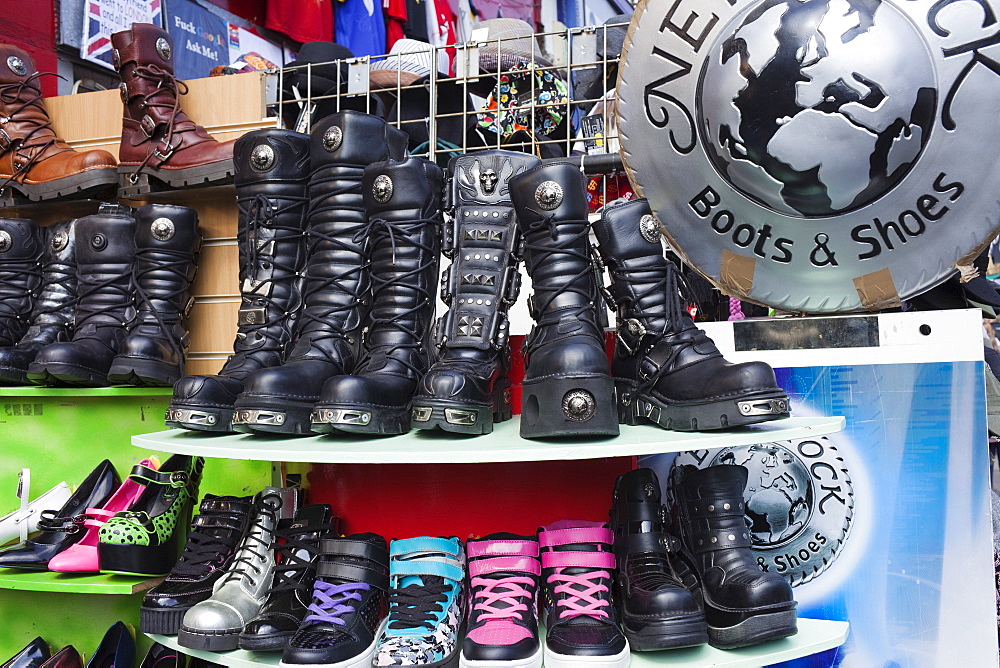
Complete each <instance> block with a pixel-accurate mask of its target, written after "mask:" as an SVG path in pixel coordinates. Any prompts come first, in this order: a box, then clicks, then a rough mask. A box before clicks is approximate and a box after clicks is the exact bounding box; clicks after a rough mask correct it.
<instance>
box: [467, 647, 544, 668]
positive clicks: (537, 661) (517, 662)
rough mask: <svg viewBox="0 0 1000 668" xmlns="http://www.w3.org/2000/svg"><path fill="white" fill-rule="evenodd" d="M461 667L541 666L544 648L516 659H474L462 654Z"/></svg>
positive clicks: (527, 667)
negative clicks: (525, 657) (524, 657)
mask: <svg viewBox="0 0 1000 668" xmlns="http://www.w3.org/2000/svg"><path fill="white" fill-rule="evenodd" d="M458 665H459V668H541V665H542V648H541V646H539V647H538V651H537V652H535V653H534V654H532V655H531V656H529V657H528V658H527V659H514V660H513V661H472V660H471V659H466V658H465V655H464V654H463V655H462V658H461V660H459V662H458Z"/></svg>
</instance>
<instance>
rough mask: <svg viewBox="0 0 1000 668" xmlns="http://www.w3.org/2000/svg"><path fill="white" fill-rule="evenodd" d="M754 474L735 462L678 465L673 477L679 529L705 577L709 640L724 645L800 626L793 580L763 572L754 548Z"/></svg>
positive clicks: (684, 546)
mask: <svg viewBox="0 0 1000 668" xmlns="http://www.w3.org/2000/svg"><path fill="white" fill-rule="evenodd" d="M747 476H748V473H747V469H746V467H744V466H739V465H732V464H722V465H719V466H710V467H708V468H706V469H698V468H695V467H694V466H689V465H684V466H678V467H676V468H674V470H673V471H672V472H671V475H670V491H671V494H672V495H673V499H674V508H673V510H672V514H673V516H674V522H675V525H674V527H673V532H674V533H675V534H677V535H679V536H680V538H681V541H682V548H681V550H682V554H683V556H684V557H685V558H687V559H688V560H689V562H690V563H691V564H692V565H693V566H694V570H695V572H696V573H697V574H698V578H699V579H700V580H701V584H702V587H701V590H702V596H703V597H704V602H705V616H706V618H707V619H708V642H709V643H710V644H712V645H714V646H715V647H719V648H722V649H733V648H736V647H746V646H747V645H754V644H756V643H759V642H764V641H765V640H773V639H775V638H785V637H787V636H791V635H795V633H796V631H797V627H796V617H795V599H794V598H792V587H791V585H789V584H788V582H786V581H785V578H783V577H782V576H781V575H779V574H778V573H772V572H764V571H761V569H760V566H758V565H757V560H756V559H755V558H754V556H753V553H752V552H751V551H750V529H749V528H748V527H747V523H746V519H745V517H744V512H745V506H744V503H743V490H744V489H745V488H746V485H747Z"/></svg>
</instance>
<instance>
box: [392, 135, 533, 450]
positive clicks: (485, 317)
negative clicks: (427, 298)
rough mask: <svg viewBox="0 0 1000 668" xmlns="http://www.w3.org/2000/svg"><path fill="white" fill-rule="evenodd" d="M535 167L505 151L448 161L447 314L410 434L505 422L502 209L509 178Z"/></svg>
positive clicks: (509, 211)
mask: <svg viewBox="0 0 1000 668" xmlns="http://www.w3.org/2000/svg"><path fill="white" fill-rule="evenodd" d="M538 164H539V160H538V158H536V157H534V156H531V155H525V154H524V153H513V152H511V151H499V150H497V151H477V152H475V153H470V154H467V155H462V156H458V157H455V158H452V160H451V162H450V163H449V165H448V170H449V172H450V174H451V177H450V178H451V181H450V184H449V192H450V202H449V205H450V206H452V207H454V210H453V213H452V220H453V223H452V228H451V230H450V231H446V232H445V235H444V240H443V246H444V254H445V255H446V256H448V257H450V258H452V264H451V266H450V267H448V269H446V270H445V272H444V274H443V275H442V276H441V299H442V300H443V301H444V303H445V304H447V305H448V306H449V309H448V312H447V313H445V314H444V316H443V317H442V318H441V319H440V320H439V321H438V323H437V344H438V361H437V362H435V363H434V364H433V365H432V366H431V368H430V370H429V371H428V372H427V373H426V374H425V375H424V378H423V380H422V381H421V382H420V389H419V390H418V392H417V396H416V397H414V399H413V415H412V417H411V421H410V425H411V426H412V427H413V428H414V429H443V430H445V431H450V432H457V433H461V434H489V433H490V432H492V431H493V423H494V422H502V421H503V420H509V419H510V417H511V406H510V378H509V377H508V375H507V374H508V373H509V371H510V341H509V338H510V337H509V334H510V332H509V329H508V324H507V310H508V309H509V308H510V306H511V304H513V303H514V302H515V301H517V293H518V290H519V288H520V281H521V275H520V274H519V273H518V263H519V257H518V256H517V252H518V245H519V243H520V235H519V234H518V231H517V224H516V222H515V217H514V208H513V206H512V205H511V202H510V190H509V182H510V179H511V177H512V176H514V175H515V174H520V173H521V172H523V171H525V170H527V169H531V168H532V167H534V166H535V165H538Z"/></svg>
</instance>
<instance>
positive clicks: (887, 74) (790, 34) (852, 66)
mask: <svg viewBox="0 0 1000 668" xmlns="http://www.w3.org/2000/svg"><path fill="white" fill-rule="evenodd" d="M936 107H937V87H936V85H935V76H934V69H933V66H932V60H931V56H930V53H929V52H928V50H927V46H926V44H925V42H924V40H923V38H922V37H921V36H920V34H919V33H918V32H917V29H916V27H915V26H914V25H913V24H912V23H910V20H909V19H908V18H907V17H906V16H905V15H904V14H903V13H902V12H901V11H900V10H899V9H897V8H896V7H895V6H893V5H892V4H890V3H889V2H880V1H879V0H801V1H800V0H765V1H764V2H761V3H759V4H757V5H754V6H753V7H752V8H751V9H749V10H748V11H747V12H745V13H744V14H741V15H739V16H737V18H735V19H734V21H733V22H732V23H731V24H730V27H729V29H727V30H724V31H722V34H721V36H720V38H719V39H718V40H717V41H716V42H715V44H713V45H712V51H711V53H710V55H709V57H708V58H707V60H706V61H705V67H704V69H703V71H702V76H701V81H700V83H699V90H698V123H699V128H700V132H701V134H702V138H703V140H704V144H705V146H706V150H707V152H708V155H709V159H710V160H711V161H712V163H713V165H714V166H715V168H716V169H717V170H718V171H719V173H720V174H721V175H722V176H723V177H724V178H725V179H726V180H727V181H728V182H729V183H730V184H731V185H732V186H733V187H735V188H736V189H737V190H739V191H740V192H742V193H743V194H744V195H746V196H747V197H750V198H751V199H753V200H755V201H757V202H759V203H761V204H763V205H764V206H766V207H768V208H770V209H772V210H774V211H777V212H780V213H785V214H789V215H792V216H805V217H828V216H835V215H840V214H843V213H847V212H849V211H852V210H855V209H858V208H860V207H862V206H864V205H866V204H868V203H870V202H873V201H875V200H876V199H878V198H879V197H880V196H882V195H883V194H885V193H887V192H888V191H890V190H891V189H892V188H893V187H894V186H895V185H896V184H897V183H899V182H900V180H902V179H903V177H904V176H906V174H907V173H908V172H909V171H910V169H912V167H913V166H914V165H915V164H916V162H917V159H918V158H919V157H920V153H921V151H922V150H923V148H924V147H925V146H926V145H927V141H928V139H929V137H930V131H931V126H932V123H933V119H934V115H935V109H936Z"/></svg>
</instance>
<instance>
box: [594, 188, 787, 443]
mask: <svg viewBox="0 0 1000 668" xmlns="http://www.w3.org/2000/svg"><path fill="white" fill-rule="evenodd" d="M659 229H660V228H659V223H658V222H657V221H656V219H655V218H654V217H653V215H652V213H651V212H650V210H649V204H648V203H647V202H646V200H644V199H639V200H633V201H631V202H628V203H625V204H618V205H614V206H611V207H609V208H607V209H605V211H604V214H603V216H602V217H601V220H600V221H599V222H597V223H594V234H595V235H596V236H597V241H598V243H599V251H600V254H601V257H602V258H603V261H604V264H605V265H606V266H607V268H608V274H609V275H610V277H611V289H610V291H609V292H608V293H607V294H606V295H605V297H606V298H607V300H608V303H609V304H611V305H612V307H617V309H618V345H617V346H615V357H614V376H615V385H616V389H617V391H618V413H619V417H620V419H621V421H622V422H624V423H627V424H640V423H643V422H646V421H650V422H655V423H656V424H658V425H660V426H661V427H663V428H665V429H675V430H677V431H696V430H708V429H724V428H726V427H734V426H738V425H745V424H753V423H756V422H764V421H766V420H773V419H775V418H780V417H788V396H787V395H786V394H785V392H784V391H783V390H782V389H781V388H780V387H778V384H777V382H776V381H775V378H774V371H773V370H772V369H771V367H770V366H768V365H767V364H765V363H764V362H745V363H742V364H730V363H729V362H727V361H726V360H725V358H723V357H722V354H721V353H720V352H719V350H718V348H716V347H715V344H714V343H713V342H712V340H711V339H710V338H708V336H707V335H706V334H705V333H704V332H703V331H701V330H700V329H698V327H696V326H695V324H694V322H693V321H692V320H691V316H690V315H689V314H688V313H687V311H686V310H685V309H684V304H683V303H682V301H681V298H682V295H681V291H682V290H684V291H685V292H686V290H687V289H686V287H685V285H684V282H683V280H682V279H681V277H680V273H679V272H678V270H677V268H676V266H675V265H674V263H673V262H670V261H669V260H667V259H666V258H665V257H664V256H663V247H662V245H661V244H660V231H659Z"/></svg>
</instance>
